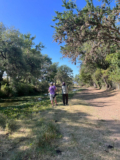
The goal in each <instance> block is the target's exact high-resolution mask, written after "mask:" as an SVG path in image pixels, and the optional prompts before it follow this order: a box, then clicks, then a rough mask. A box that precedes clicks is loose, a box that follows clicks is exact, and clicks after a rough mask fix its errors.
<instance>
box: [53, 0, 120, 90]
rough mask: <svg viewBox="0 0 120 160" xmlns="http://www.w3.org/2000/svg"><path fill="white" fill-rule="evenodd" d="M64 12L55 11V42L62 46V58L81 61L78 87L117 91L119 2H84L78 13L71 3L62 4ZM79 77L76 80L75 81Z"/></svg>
mask: <svg viewBox="0 0 120 160" xmlns="http://www.w3.org/2000/svg"><path fill="white" fill-rule="evenodd" d="M63 7H64V8H65V11H64V12H58V11H56V16H55V17H54V19H53V21H57V22H56V23H55V26H53V27H54V28H55V34H54V35H53V37H54V40H55V41H56V42H58V43H63V42H64V43H65V45H63V46H62V47H61V53H62V54H63V57H68V58H70V59H71V60H72V62H73V63H75V64H76V61H81V62H82V64H81V67H80V74H79V75H77V76H76V77H75V79H76V81H79V83H80V84H81V85H86V84H87V85H94V86H95V87H98V88H102V87H106V88H107V89H109V88H116V87H117V86H118V88H120V25H119V22H120V1H116V2H114V7H113V4H112V1H111V0H102V1H101V5H99V6H95V5H94V3H93V0H86V6H85V7H84V8H82V9H81V10H80V9H79V7H78V6H77V5H76V4H75V3H74V2H73V1H68V2H67V1H66V0H63ZM78 77H79V78H78Z"/></svg>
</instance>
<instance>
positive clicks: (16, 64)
mask: <svg viewBox="0 0 120 160" xmlns="http://www.w3.org/2000/svg"><path fill="white" fill-rule="evenodd" d="M34 39H35V36H31V34H30V33H29V34H22V33H20V32H19V30H16V29H15V28H14V27H10V28H6V27H5V25H4V24H3V23H0V96H1V97H4V96H15V95H16V96H22V95H31V94H37V93H42V92H47V90H48V86H49V82H51V81H52V82H55V83H56V82H57V81H59V82H62V81H68V83H70V84H72V72H73V71H72V69H71V68H69V67H68V66H66V65H63V66H58V63H57V62H56V63H52V60H51V58H50V57H49V56H48V55H43V54H42V53H41V51H42V49H43V48H44V46H43V44H42V43H41V42H40V43H39V44H37V45H36V44H35V43H34Z"/></svg>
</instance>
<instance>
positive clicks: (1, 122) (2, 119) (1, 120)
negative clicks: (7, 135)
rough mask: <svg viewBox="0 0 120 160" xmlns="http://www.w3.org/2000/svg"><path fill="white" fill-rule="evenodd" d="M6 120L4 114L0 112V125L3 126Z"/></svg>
mask: <svg viewBox="0 0 120 160" xmlns="http://www.w3.org/2000/svg"><path fill="white" fill-rule="evenodd" d="M6 121H7V118H6V116H5V115H4V114H2V113H0V127H2V128H5V127H6Z"/></svg>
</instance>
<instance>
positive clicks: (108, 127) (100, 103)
mask: <svg viewBox="0 0 120 160" xmlns="http://www.w3.org/2000/svg"><path fill="white" fill-rule="evenodd" d="M119 113H120V92H117V91H110V92H107V91H102V90H97V89H92V88H89V89H85V90H84V89H83V90H82V91H81V92H79V93H77V94H76V95H75V96H74V97H73V98H72V99H71V100H70V101H69V105H68V106H62V103H61V104H59V106H58V107H56V108H55V119H56V120H57V123H58V124H59V126H60V129H61V132H62V134H63V138H62V140H61V141H60V146H59V149H60V150H61V151H62V154H61V155H58V156H57V157H55V159H54V160H120V116H119ZM109 146H112V147H113V148H112V149H109Z"/></svg>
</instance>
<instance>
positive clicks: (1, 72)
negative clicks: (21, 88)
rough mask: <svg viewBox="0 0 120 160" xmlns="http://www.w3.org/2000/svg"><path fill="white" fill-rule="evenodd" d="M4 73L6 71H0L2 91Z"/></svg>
mask: <svg viewBox="0 0 120 160" xmlns="http://www.w3.org/2000/svg"><path fill="white" fill-rule="evenodd" d="M3 74H4V71H0V91H1V86H2V81H3Z"/></svg>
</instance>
